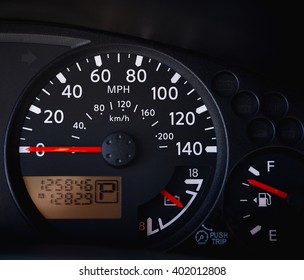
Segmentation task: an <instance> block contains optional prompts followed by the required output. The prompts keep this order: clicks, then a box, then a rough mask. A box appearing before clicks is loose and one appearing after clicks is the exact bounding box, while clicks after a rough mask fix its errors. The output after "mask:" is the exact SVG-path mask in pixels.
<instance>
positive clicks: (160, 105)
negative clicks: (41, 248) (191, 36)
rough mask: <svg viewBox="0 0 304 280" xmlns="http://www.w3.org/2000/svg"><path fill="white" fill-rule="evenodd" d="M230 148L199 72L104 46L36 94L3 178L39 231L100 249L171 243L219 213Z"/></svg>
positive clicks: (24, 110)
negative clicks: (44, 228) (101, 245)
mask: <svg viewBox="0 0 304 280" xmlns="http://www.w3.org/2000/svg"><path fill="white" fill-rule="evenodd" d="M224 139H225V137H224V132H223V125H222V122H221V118H220V115H219V112H218V111H217V108H216V105H215V103H214V101H213V99H212V97H211V96H210V93H209V92H208V90H207V88H206V87H205V86H204V85H203V84H202V83H201V82H200V81H199V80H198V79H197V78H196V76H195V75H194V74H193V73H192V72H190V71H189V70H188V69H187V68H185V67H184V66H182V65H181V64H180V63H178V62H177V61H175V60H174V59H172V58H170V57H168V56H167V55H164V54H162V53H160V52H158V51H153V50H150V49H146V48H139V47H134V46H112V47H110V46H108V47H107V48H103V49H98V50H96V49H94V50H89V51H88V50H87V51H84V52H79V53H78V54H76V55H75V54H74V55H73V56H71V57H69V58H66V59H63V60H61V61H60V62H59V64H57V65H55V66H54V67H52V69H51V70H50V71H47V72H46V73H43V74H42V75H41V76H40V77H39V80H36V82H35V81H34V82H33V84H32V85H31V86H29V88H28V89H27V90H26V92H25V94H24V97H23V98H22V100H21V101H20V103H19V105H18V106H17V108H16V110H15V114H14V116H13V119H12V123H11V129H10V132H9V134H8V138H7V149H6V151H7V155H8V156H7V160H8V168H7V170H8V175H9V179H10V185H11V189H12V192H13V194H14V197H15V199H16V201H17V203H18V205H19V207H20V208H21V209H22V211H23V212H24V214H25V215H26V217H28V218H29V219H30V220H32V221H38V222H37V223H36V224H41V223H42V224H44V225H45V224H47V225H49V226H50V227H51V228H53V229H55V230H56V231H57V232H62V233H64V234H68V235H69V236H75V235H77V236H91V237H92V238H93V237H96V236H98V241H104V242H111V241H113V242H119V241H122V242H126V240H127V241H136V240H150V239H153V240H155V241H157V240H160V241H162V242H165V240H174V239H178V238H183V237H185V236H186V235H188V234H189V233H190V232H191V231H192V230H194V229H195V227H196V226H197V225H199V223H200V221H201V220H202V219H204V218H205V217H206V215H207V214H208V213H209V211H210V209H211V208H212V207H213V204H214V203H215V201H216V198H217V197H218V194H219V192H220V189H221V181H222V179H223V176H224V175H223V174H224V169H225V152H226V148H225V145H224V143H225V140H224ZM10 158H12V160H11V162H10V161H9V159H10ZM16 172H17V173H16ZM16 174H18V175H19V176H18V177H19V178H17V179H16V178H14V177H16ZM12 175H14V176H12ZM175 241H176V240H175ZM168 242H169V241H168ZM169 243H170V242H169Z"/></svg>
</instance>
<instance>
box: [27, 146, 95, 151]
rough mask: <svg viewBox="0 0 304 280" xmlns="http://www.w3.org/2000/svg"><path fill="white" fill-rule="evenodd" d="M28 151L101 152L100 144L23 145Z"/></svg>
mask: <svg viewBox="0 0 304 280" xmlns="http://www.w3.org/2000/svg"><path fill="white" fill-rule="evenodd" d="M24 150H25V151H26V152H29V153H101V147H100V146H78V147H75V146H48V147H25V149H24Z"/></svg>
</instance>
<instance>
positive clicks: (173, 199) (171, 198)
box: [160, 189, 184, 208]
mask: <svg viewBox="0 0 304 280" xmlns="http://www.w3.org/2000/svg"><path fill="white" fill-rule="evenodd" d="M160 193H161V194H162V195H163V196H164V197H165V198H167V199H168V200H169V201H170V202H172V203H173V204H175V206H177V207H178V208H184V205H183V204H182V203H181V202H180V201H179V200H178V199H177V198H176V197H174V196H173V195H172V194H170V193H169V192H167V191H166V190H165V189H163V190H162V191H161V192H160Z"/></svg>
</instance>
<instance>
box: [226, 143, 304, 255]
mask: <svg viewBox="0 0 304 280" xmlns="http://www.w3.org/2000/svg"><path fill="white" fill-rule="evenodd" d="M303 171H304V157H303V155H302V154H300V153H299V152H297V151H295V150H291V149H285V148H272V149H269V148H268V149H263V150H260V151H258V152H254V153H253V154H251V155H249V156H248V157H246V158H245V159H244V160H243V161H242V162H240V163H239V165H238V166H237V167H236V168H235V170H234V172H233V173H232V176H231V178H230V181H229V182H228V186H227V189H226V191H225V200H224V201H225V202H224V213H225V215H226V220H227V222H228V225H229V227H230V228H231V230H232V232H233V233H234V235H235V237H236V239H237V240H239V241H241V242H242V243H244V245H246V246H248V247H250V248H254V249H255V250H258V251H259V252H261V253H263V255H265V254H267V253H269V254H274V253H276V252H277V250H281V249H284V250H293V249H295V248H297V249H298V248H300V247H301V246H302V247H303V241H302V237H301V236H302V235H303V232H302V230H301V228H302V225H301V224H302V223H303V217H304V186H303V179H301V178H302V176H301V174H303Z"/></svg>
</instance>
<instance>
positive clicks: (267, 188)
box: [247, 179, 288, 199]
mask: <svg viewBox="0 0 304 280" xmlns="http://www.w3.org/2000/svg"><path fill="white" fill-rule="evenodd" d="M247 182H248V183H249V184H250V185H251V186H254V187H257V188H259V189H261V190H264V191H266V192H269V193H271V194H274V195H276V196H279V197H281V198H284V199H286V198H287V196H288V194H287V193H286V192H284V191H281V190H279V189H277V188H274V187H272V186H269V185H266V184H264V183H262V182H259V181H257V180H254V179H247Z"/></svg>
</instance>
